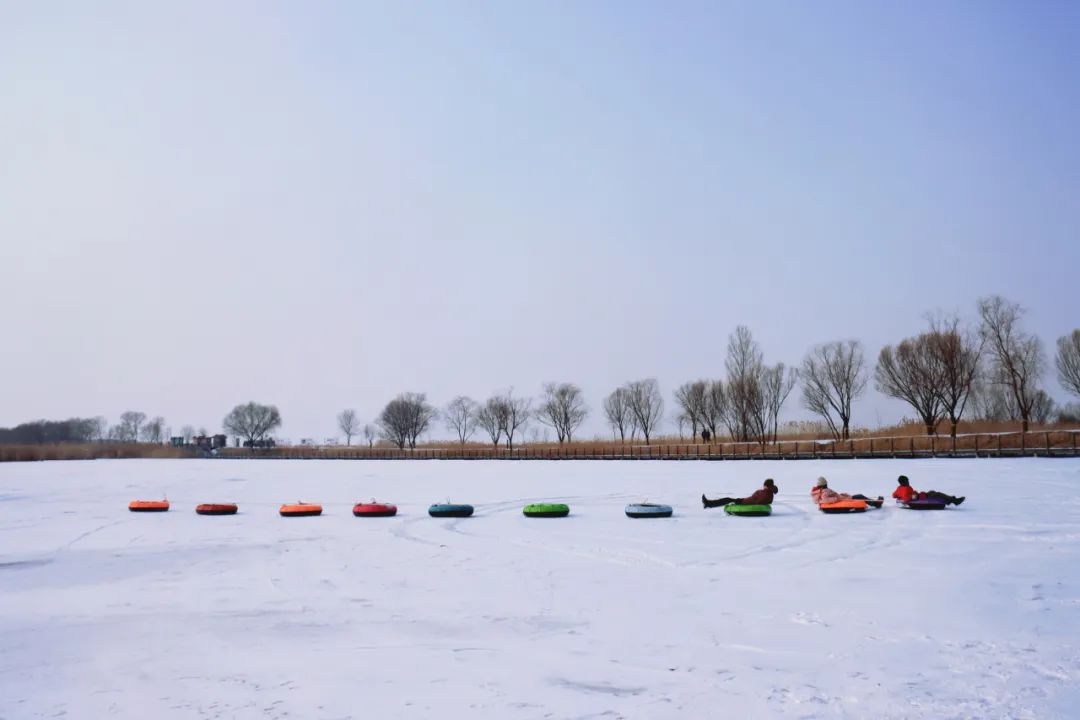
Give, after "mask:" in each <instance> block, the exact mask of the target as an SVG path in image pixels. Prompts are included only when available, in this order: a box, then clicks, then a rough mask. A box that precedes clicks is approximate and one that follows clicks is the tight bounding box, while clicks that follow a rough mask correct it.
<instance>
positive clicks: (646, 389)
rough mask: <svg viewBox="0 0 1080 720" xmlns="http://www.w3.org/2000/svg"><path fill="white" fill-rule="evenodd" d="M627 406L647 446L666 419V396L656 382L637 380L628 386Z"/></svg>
mask: <svg viewBox="0 0 1080 720" xmlns="http://www.w3.org/2000/svg"><path fill="white" fill-rule="evenodd" d="M626 398H627V405H628V407H629V408H630V417H631V419H632V421H633V425H634V427H635V428H637V429H638V430H641V434H642V435H644V436H645V444H646V445H648V444H649V438H650V437H652V435H653V433H655V432H656V429H657V428H658V427H659V426H660V422H661V421H662V419H663V417H664V396H663V395H661V394H660V384H659V383H657V382H656V380H654V379H652V378H649V379H648V380H635V381H634V382H631V383H627V385H626Z"/></svg>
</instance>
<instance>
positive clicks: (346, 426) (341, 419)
mask: <svg viewBox="0 0 1080 720" xmlns="http://www.w3.org/2000/svg"><path fill="white" fill-rule="evenodd" d="M337 426H338V429H339V430H341V432H342V433H343V434H344V435H345V444H346V445H352V439H353V435H356V434H357V433H358V432H359V431H360V419H359V418H357V416H356V411H355V410H342V411H341V412H339V413H338V416H337Z"/></svg>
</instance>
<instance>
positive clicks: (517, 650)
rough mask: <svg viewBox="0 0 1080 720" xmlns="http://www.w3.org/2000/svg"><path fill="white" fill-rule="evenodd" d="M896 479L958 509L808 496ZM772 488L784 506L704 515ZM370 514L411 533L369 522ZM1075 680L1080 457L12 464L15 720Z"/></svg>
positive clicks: (638, 700) (450, 708) (758, 698)
mask: <svg viewBox="0 0 1080 720" xmlns="http://www.w3.org/2000/svg"><path fill="white" fill-rule="evenodd" d="M901 472H902V473H905V474H907V475H909V476H910V477H911V480H912V485H914V486H915V487H917V488H919V489H923V490H926V489H938V490H943V491H947V492H954V493H956V494H963V495H967V497H968V500H967V502H966V503H965V504H964V505H963V506H961V507H959V508H955V509H954V508H950V509H949V510H947V511H944V512H936V513H933V512H931V513H917V512H913V511H906V510H901V509H897V508H895V507H893V506H891V504H887V505H886V507H885V508H884V509H883V510H881V511H878V512H869V513H866V514H863V515H852V516H826V515H823V514H821V513H820V512H818V511H817V510H816V509H814V507H813V506H812V505H811V502H810V498H809V488H810V486H811V485H812V483H813V480H814V479H815V478H816V477H817V475H819V474H824V475H826V476H828V477H829V480H830V485H831V486H832V487H834V488H836V489H838V490H842V491H850V492H864V493H867V494H871V495H879V494H880V495H885V496H888V495H889V494H890V493H891V492H892V490H893V488H894V486H895V479H896V476H897V475H898V474H899V473H901ZM767 476H771V477H773V478H775V479H776V482H777V484H778V485H779V486H780V489H781V493H780V495H779V496H778V497H777V504H776V506H775V514H774V515H773V516H772V517H769V518H735V517H729V516H727V515H725V514H724V513H723V512H722V511H720V510H710V511H703V510H702V508H701V503H700V500H699V497H700V495H701V493H702V492H703V491H704V492H707V493H708V494H710V495H722V494H723V495H726V494H732V495H746V494H749V493H750V492H751V491H752V490H754V489H755V488H757V487H758V486H759V485H760V482H761V480H762V479H763V478H765V477H767ZM164 493H168V497H169V500H171V501H172V503H173V506H172V510H171V511H170V512H169V513H166V514H133V513H129V512H128V511H127V509H126V505H127V502H128V501H129V500H132V499H136V498H141V499H159V498H161V496H162V495H163V494H164ZM372 497H376V498H378V499H380V500H385V501H390V502H396V503H397V504H398V506H399V508H400V514H399V515H398V517H395V518H384V519H357V518H354V517H352V515H351V513H350V509H351V506H352V504H353V503H354V502H356V501H358V500H367V499H370V498H372ZM448 498H449V499H451V500H454V501H458V502H470V503H473V504H475V505H476V506H477V515H476V516H475V517H473V518H470V519H464V520H436V519H432V518H429V517H428V516H427V514H426V508H427V506H428V504H430V503H432V502H438V501H445V500H447V499H448ZM299 499H303V500H307V501H315V502H321V503H323V505H324V507H325V514H324V515H323V516H322V517H315V518H292V519H286V518H281V517H279V516H278V514H277V507H278V505H279V504H281V503H282V502H292V501H296V500H299ZM536 499H553V500H565V501H566V502H568V503H569V504H570V505H571V510H572V514H571V516H570V517H569V518H565V519H553V520H536V519H527V518H524V517H523V516H522V515H521V506H522V505H523V504H524V503H526V502H528V501H532V500H536ZM644 499H649V500H652V501H657V502H667V503H670V504H672V505H674V506H675V509H676V515H675V517H674V518H672V519H670V520H630V519H628V518H626V517H625V516H624V515H623V506H624V505H625V504H626V503H627V502H631V501H639V500H644ZM225 501H235V502H238V503H239V504H240V514H239V515H236V516H234V517H201V516H197V515H195V513H194V506H195V505H196V504H197V503H200V502H225ZM1078 688H1080V461H1074V460H1034V459H1021V460H936V461H935V460H919V461H887V460H871V461H831V462H830V461H820V462H818V461H815V462H810V461H802V462H790V461H789V462H738V463H736V462H713V463H706V462H683V463H679V462H519V463H512V462H460V461H458V462H454V461H449V462H447V461H442V462H439V461H432V462H377V461H363V462H356V461H306V462H305V461H225V460H217V461H214V460H209V461H195V460H188V461H183V460H181V461H171V460H146V461H142V460H126V461H96V462H67V463H23V464H16V463H8V464H4V465H0V718H2V719H3V720H22V719H23V718H39V717H40V718H54V717H67V718H113V717H118V718H140V719H141V718H294V719H304V720H307V719H315V720H317V719H326V720H329V719H330V718H433V717H451V718H465V717H468V718H507V719H516V718H591V717H597V718H599V717H604V718H649V719H653V718H706V717H710V718H712V717H716V718H722V717H728V718H767V717H777V718H935V719H939V718H1040V719H1042V718H1068V717H1077V716H1078V715H1080V690H1078Z"/></svg>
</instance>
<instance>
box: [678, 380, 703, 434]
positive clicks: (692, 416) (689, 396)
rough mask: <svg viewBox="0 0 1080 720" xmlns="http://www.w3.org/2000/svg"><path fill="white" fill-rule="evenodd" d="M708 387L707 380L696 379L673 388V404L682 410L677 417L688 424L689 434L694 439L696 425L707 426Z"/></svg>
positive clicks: (696, 432) (696, 431)
mask: <svg viewBox="0 0 1080 720" xmlns="http://www.w3.org/2000/svg"><path fill="white" fill-rule="evenodd" d="M708 389H709V383H708V382H707V381H705V380H697V381H695V382H688V383H683V384H682V385H680V386H679V387H678V389H677V390H675V404H676V405H677V406H678V407H679V409H680V410H681V411H682V412H681V413H680V414H679V416H678V419H679V420H681V421H682V422H684V423H686V424H688V425H689V426H690V431H691V436H692V437H693V438H694V439H695V440H696V439H697V435H698V426H701V427H703V428H707V427H708V425H707V424H706V420H705V415H706V413H707V408H706V406H707V403H708ZM680 434H681V432H680Z"/></svg>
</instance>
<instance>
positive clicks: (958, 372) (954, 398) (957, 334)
mask: <svg viewBox="0 0 1080 720" xmlns="http://www.w3.org/2000/svg"><path fill="white" fill-rule="evenodd" d="M930 347H931V352H932V353H933V355H934V358H935V360H936V362H937V364H938V368H939V371H940V373H941V376H940V385H939V387H938V392H939V399H940V401H941V409H942V412H943V413H944V414H945V416H946V417H948V418H949V435H951V436H952V437H956V426H957V425H959V424H960V418H962V417H963V416H964V410H965V409H966V408H967V404H968V401H969V399H970V398H971V393H972V389H973V387H974V385H975V379H976V378H977V377H978V375H979V358H980V357H981V356H982V341H981V340H980V338H979V336H978V335H977V334H976V333H974V332H969V331H965V330H963V329H961V327H960V321H959V319H958V318H955V317H950V318H944V319H941V320H931V323H930Z"/></svg>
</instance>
